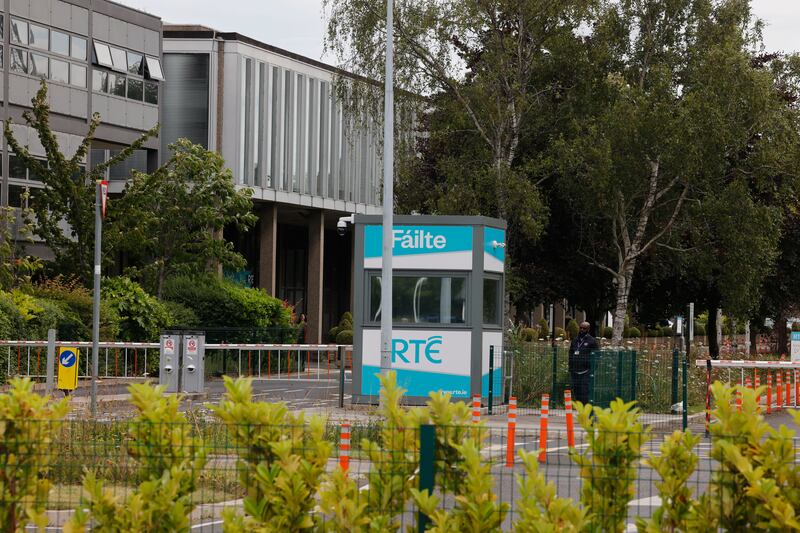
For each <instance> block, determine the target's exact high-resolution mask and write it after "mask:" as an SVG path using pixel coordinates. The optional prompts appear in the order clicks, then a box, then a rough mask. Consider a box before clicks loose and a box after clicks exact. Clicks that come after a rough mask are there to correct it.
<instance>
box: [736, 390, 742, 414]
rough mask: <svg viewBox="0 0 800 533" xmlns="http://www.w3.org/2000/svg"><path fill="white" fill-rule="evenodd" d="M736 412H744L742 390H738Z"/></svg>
mask: <svg viewBox="0 0 800 533" xmlns="http://www.w3.org/2000/svg"><path fill="white" fill-rule="evenodd" d="M736 412H737V413H741V412H742V391H741V389H738V388H737V389H736Z"/></svg>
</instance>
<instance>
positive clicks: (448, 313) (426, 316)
mask: <svg viewBox="0 0 800 533" xmlns="http://www.w3.org/2000/svg"><path fill="white" fill-rule="evenodd" d="M392 283H393V285H392V310H393V312H394V323H395V324H464V323H466V321H467V278H466V277H443V276H436V275H431V276H402V275H396V276H394V277H393V282H392ZM369 318H370V321H371V322H379V321H380V319H381V277H380V275H378V274H374V275H372V276H371V278H370V315H369Z"/></svg>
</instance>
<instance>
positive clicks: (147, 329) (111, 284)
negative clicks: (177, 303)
mask: <svg viewBox="0 0 800 533" xmlns="http://www.w3.org/2000/svg"><path fill="white" fill-rule="evenodd" d="M102 296H103V299H105V300H107V301H108V302H109V305H110V306H111V308H112V309H114V310H115V311H116V312H117V314H118V315H119V317H120V333H119V335H120V338H121V339H122V340H126V341H155V340H158V335H159V333H160V331H161V329H163V328H164V327H166V326H167V325H168V324H169V322H170V316H169V312H168V311H167V308H166V307H164V305H163V304H162V303H161V302H159V301H158V300H156V298H155V297H154V296H150V295H149V294H147V293H146V292H145V291H144V289H142V287H141V286H140V285H139V284H138V283H136V282H135V281H132V280H131V279H130V278H126V277H124V276H118V277H114V278H105V279H104V280H103V284H102Z"/></svg>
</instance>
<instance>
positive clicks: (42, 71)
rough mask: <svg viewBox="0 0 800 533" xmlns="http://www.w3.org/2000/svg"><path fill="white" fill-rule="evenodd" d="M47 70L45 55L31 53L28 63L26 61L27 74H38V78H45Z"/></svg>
mask: <svg viewBox="0 0 800 533" xmlns="http://www.w3.org/2000/svg"><path fill="white" fill-rule="evenodd" d="M49 72H50V71H49V69H48V68H47V56H43V55H39V54H33V53H32V54H31V59H30V63H28V74H32V75H34V76H39V77H40V78H47V77H48V75H49Z"/></svg>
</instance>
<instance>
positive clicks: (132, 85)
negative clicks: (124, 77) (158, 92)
mask: <svg viewBox="0 0 800 533" xmlns="http://www.w3.org/2000/svg"><path fill="white" fill-rule="evenodd" d="M142 91H143V88H142V80H136V79H133V78H128V98H130V99H131V100H139V101H140V102H141V101H142Z"/></svg>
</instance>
